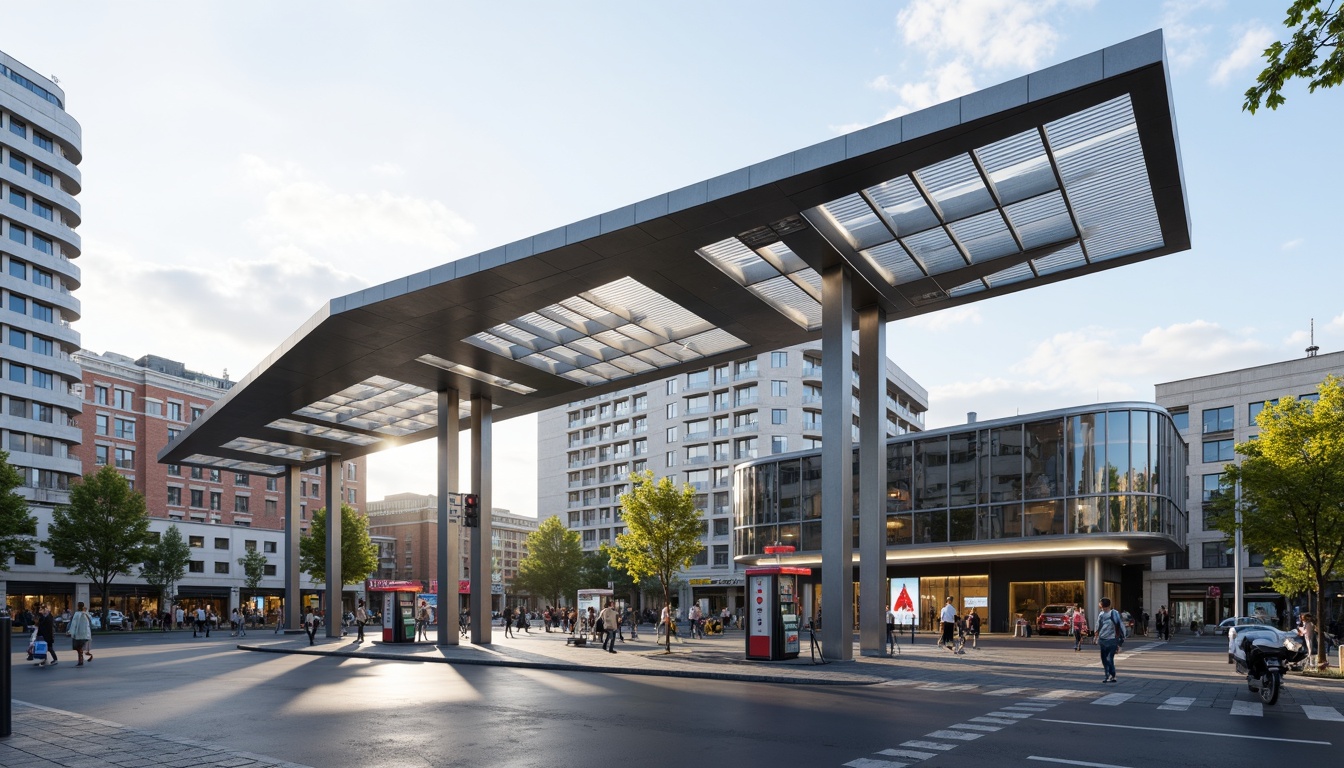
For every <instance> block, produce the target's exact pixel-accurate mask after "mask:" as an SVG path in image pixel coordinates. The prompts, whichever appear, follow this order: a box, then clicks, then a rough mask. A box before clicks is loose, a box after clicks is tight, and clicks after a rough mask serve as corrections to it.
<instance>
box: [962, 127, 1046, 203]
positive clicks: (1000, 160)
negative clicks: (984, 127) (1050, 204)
mask: <svg viewBox="0 0 1344 768" xmlns="http://www.w3.org/2000/svg"><path fill="white" fill-rule="evenodd" d="M975 155H976V157H977V158H978V159H979V160H980V164H981V165H982V166H984V169H985V174H986V175H987V176H989V181H990V183H991V184H993V185H994V191H995V192H996V193H997V194H998V198H999V203H1000V204H1001V205H1010V204H1012V203H1016V202H1018V201H1020V200H1026V199H1027V198H1029V197H1036V196H1037V195H1041V194H1044V193H1046V192H1049V191H1050V190H1052V189H1058V188H1059V184H1058V183H1057V182H1056V181H1055V169H1054V167H1053V166H1051V165H1050V157H1049V155H1047V154H1046V152H1045V144H1044V143H1043V142H1042V141H1041V134H1040V132H1039V131H1036V130H1031V131H1025V132H1023V133H1019V134H1017V135H1016V136H1009V137H1008V138H1006V139H1003V140H1001V141H996V142H994V143H993V144H989V145H987V146H984V147H981V148H980V149H977V150H976V151H975Z"/></svg>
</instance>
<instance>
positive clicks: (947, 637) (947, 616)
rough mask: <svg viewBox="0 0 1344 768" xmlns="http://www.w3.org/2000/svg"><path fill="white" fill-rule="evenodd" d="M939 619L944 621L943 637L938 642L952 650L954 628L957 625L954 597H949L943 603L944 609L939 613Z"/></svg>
mask: <svg viewBox="0 0 1344 768" xmlns="http://www.w3.org/2000/svg"><path fill="white" fill-rule="evenodd" d="M938 620H939V621H941V622H942V623H943V637H942V639H941V640H939V641H938V644H939V645H941V646H944V647H945V648H947V649H948V650H949V651H950V650H952V630H954V629H956V626H957V609H956V607H955V606H953V605H952V598H951V597H948V598H947V600H946V601H944V603H943V611H942V613H941V614H939V615H938Z"/></svg>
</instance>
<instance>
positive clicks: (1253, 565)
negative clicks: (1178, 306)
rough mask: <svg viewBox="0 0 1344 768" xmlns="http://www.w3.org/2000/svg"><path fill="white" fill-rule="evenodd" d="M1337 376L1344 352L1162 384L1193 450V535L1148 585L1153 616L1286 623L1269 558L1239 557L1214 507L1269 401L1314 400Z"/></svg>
mask: <svg viewBox="0 0 1344 768" xmlns="http://www.w3.org/2000/svg"><path fill="white" fill-rule="evenodd" d="M1313 351H1314V350H1313ZM1330 374H1335V375H1344V352H1334V353H1330V354H1325V355H1314V354H1313V355H1311V356H1308V357H1304V358H1299V359H1297V360H1287V361H1284V362H1280V363H1271V364H1269V365H1261V366H1256V367H1254V368H1244V369H1242V370H1238V371H1227V372H1224V373H1215V374H1211V375H1208V376H1199V377H1196V378H1191V379H1183V380H1180V381H1172V382H1167V383H1164V384H1158V385H1157V402H1158V404H1159V405H1161V406H1162V407H1164V408H1166V409H1167V410H1168V411H1169V412H1170V413H1171V415H1172V417H1173V419H1175V421H1176V424H1177V426H1178V427H1179V429H1180V430H1181V433H1182V435H1183V436H1184V437H1185V440H1186V442H1187V443H1188V444H1189V446H1190V469H1189V477H1188V482H1187V491H1186V492H1187V494H1188V505H1187V508H1188V509H1189V510H1190V530H1189V537H1188V546H1189V548H1188V549H1187V550H1186V551H1184V552H1181V553H1179V554H1174V555H1167V556H1165V557H1155V558H1153V562H1152V570H1151V571H1150V572H1149V573H1148V574H1147V576H1146V578H1145V584H1144V587H1145V590H1144V591H1145V609H1146V610H1148V611H1149V612H1150V613H1152V612H1155V610H1156V609H1157V608H1158V607H1160V606H1163V605H1165V606H1166V607H1167V610H1168V611H1170V612H1171V615H1172V616H1173V617H1174V620H1175V621H1176V623H1177V624H1178V625H1179V626H1181V627H1189V626H1190V625H1191V622H1194V623H1195V624H1196V625H1208V624H1217V623H1218V622H1219V621H1221V620H1222V619H1224V618H1227V617H1229V616H1234V615H1235V616H1245V615H1251V616H1253V615H1256V614H1257V613H1261V612H1263V614H1264V615H1266V616H1268V617H1270V618H1272V619H1275V620H1282V617H1284V616H1285V612H1286V611H1287V610H1288V609H1289V605H1288V601H1286V600H1285V599H1284V597H1283V596H1282V595H1280V594H1278V593H1277V592H1275V591H1274V590H1273V589H1272V588H1271V587H1270V586H1269V584H1267V583H1266V582H1265V569H1264V555H1265V553H1263V552H1253V551H1242V552H1237V551H1236V548H1235V547H1234V546H1233V544H1232V542H1230V541H1228V540H1227V537H1226V536H1225V535H1224V534H1223V533H1222V532H1221V531H1218V530H1215V529H1214V528H1213V526H1212V523H1211V521H1210V519H1209V508H1208V505H1207V503H1206V502H1208V501H1209V500H1210V499H1211V498H1213V497H1214V496H1216V495H1217V494H1218V493H1220V485H1219V484H1220V480H1221V478H1222V472H1223V468H1224V467H1225V466H1226V465H1227V464H1229V463H1238V462H1239V461H1240V457H1239V456H1238V455H1237V454H1236V453H1235V451H1234V450H1233V449H1234V446H1236V444H1237V443H1241V442H1245V441H1247V440H1251V439H1253V438H1254V437H1255V436H1256V434H1257V432H1258V431H1259V430H1258V428H1257V427H1256V423H1255V418H1256V416H1257V415H1258V414H1259V413H1260V410H1261V409H1262V408H1264V405H1265V403H1267V402H1275V401H1277V400H1278V399H1279V398H1282V397H1285V396H1292V397H1295V398H1298V399H1314V398H1315V397H1316V396H1317V393H1316V389H1317V386H1318V385H1319V384H1320V383H1321V381H1323V380H1324V379H1325V377H1326V376H1328V375H1330ZM1234 558H1241V566H1242V583H1243V588H1244V591H1245V597H1244V600H1245V604H1244V605H1241V606H1237V605H1235V598H1234V595H1235V582H1234V577H1235V560H1234Z"/></svg>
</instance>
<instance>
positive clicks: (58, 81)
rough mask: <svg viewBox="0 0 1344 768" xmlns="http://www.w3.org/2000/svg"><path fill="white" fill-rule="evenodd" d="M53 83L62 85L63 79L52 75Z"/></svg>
mask: <svg viewBox="0 0 1344 768" xmlns="http://www.w3.org/2000/svg"><path fill="white" fill-rule="evenodd" d="M51 82H53V83H55V84H57V85H60V84H61V78H59V77H57V76H55V75H52V76H51Z"/></svg>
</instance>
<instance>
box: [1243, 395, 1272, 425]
mask: <svg viewBox="0 0 1344 768" xmlns="http://www.w3.org/2000/svg"><path fill="white" fill-rule="evenodd" d="M1278 404H1279V401H1278V400H1277V399H1275V400H1261V401H1259V402H1257V403H1251V404H1250V405H1249V406H1247V409H1246V411H1247V421H1246V424H1247V426H1254V425H1255V419H1256V417H1257V416H1259V415H1260V412H1261V411H1263V410H1265V406H1266V405H1278Z"/></svg>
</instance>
